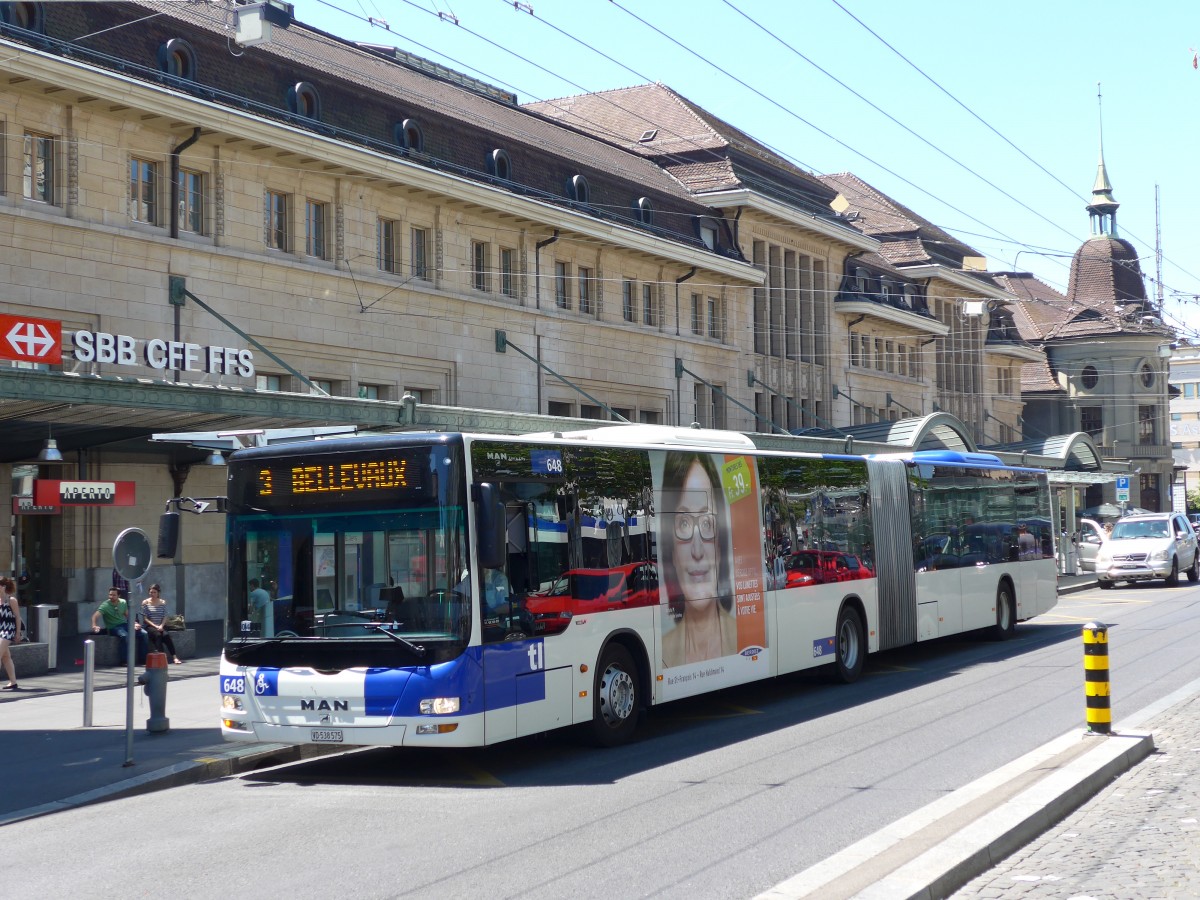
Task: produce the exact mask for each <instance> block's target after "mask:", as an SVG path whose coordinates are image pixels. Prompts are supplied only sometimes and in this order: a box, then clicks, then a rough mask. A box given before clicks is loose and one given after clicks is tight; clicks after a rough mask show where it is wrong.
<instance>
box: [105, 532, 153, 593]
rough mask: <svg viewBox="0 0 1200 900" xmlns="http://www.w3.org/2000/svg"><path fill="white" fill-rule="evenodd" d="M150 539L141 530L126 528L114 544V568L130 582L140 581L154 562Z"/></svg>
mask: <svg viewBox="0 0 1200 900" xmlns="http://www.w3.org/2000/svg"><path fill="white" fill-rule="evenodd" d="M152 553H153V551H152V549H151V547H150V538H148V537H146V532H144V531H142V529H140V528H126V529H125V530H124V531H122V532H121V533H120V534H118V535H117V539H116V540H115V541H114V542H113V568H114V569H116V570H117V572H118V574H120V576H121V577H122V578H124V579H127V580H128V581H138V580H139V579H141V578H144V577H145V576H146V573H147V572H149V571H150V564H151V562H152V561H153V556H152Z"/></svg>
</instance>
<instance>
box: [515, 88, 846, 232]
mask: <svg viewBox="0 0 1200 900" xmlns="http://www.w3.org/2000/svg"><path fill="white" fill-rule="evenodd" d="M523 108H524V109H529V110H533V111H535V112H538V113H540V114H542V115H545V116H547V117H549V118H552V119H554V120H556V121H559V122H562V123H564V124H567V125H571V126H572V127H575V128H578V129H580V130H581V131H585V132H587V133H589V134H594V135H596V136H597V137H600V138H602V139H604V140H611V141H613V142H614V143H616V144H618V145H619V146H621V147H622V148H624V149H626V150H629V151H631V152H633V153H637V154H640V155H642V156H645V157H648V158H652V159H654V160H655V161H656V162H657V163H658V164H659V165H661V166H662V167H663V168H664V169H665V170H666V171H668V172H670V173H671V174H672V175H674V176H675V177H676V178H678V179H679V180H680V182H681V183H683V184H684V185H686V186H687V187H688V188H689V189H690V190H692V191H695V192H696V193H702V192H704V191H711V190H725V189H729V188H738V187H746V188H751V189H755V190H760V191H761V190H764V186H766V190H765V192H766V193H783V194H786V193H787V192H788V188H791V189H792V190H796V189H798V190H799V191H800V192H802V193H804V194H809V195H813V197H815V198H816V199H815V200H814V201H813V202H814V203H815V205H816V207H817V208H819V209H821V210H822V211H825V207H826V204H827V203H828V201H829V200H832V199H833V196H834V195H833V192H831V191H830V190H829V188H828V187H827V186H826V185H825V184H823V183H822V182H821V180H820V179H818V178H817V177H816V176H814V175H813V174H812V173H810V172H806V171H805V170H804V169H802V168H800V167H799V166H797V165H796V164H795V163H793V162H791V161H789V160H788V159H786V158H784V157H783V156H782V155H781V154H779V153H778V152H776V151H775V150H773V149H771V148H770V147H768V146H766V145H765V144H763V143H761V142H760V141H757V140H755V139H754V138H753V137H751V136H750V135H748V134H746V133H745V132H744V131H742V130H741V129H739V128H735V127H734V126H733V125H730V124H729V123H728V122H726V121H725V120H723V119H721V118H719V117H718V116H714V115H713V114H712V113H710V112H708V111H707V110H706V109H704V108H703V107H700V106H697V105H696V104H695V103H693V102H692V101H690V100H688V99H687V98H686V97H684V96H683V95H681V94H679V93H678V92H677V91H675V90H673V89H671V88H670V87H667V86H666V85H664V84H639V85H635V86H633V87H627V88H619V89H616V90H611V91H600V92H597V93H594V94H579V95H577V96H574V97H560V98H558V99H555V100H543V101H539V102H536V103H527V104H525V105H524V107H523ZM643 138H644V139H643ZM722 160H724V161H725V162H726V165H727V169H726V174H727V175H728V176H729V177H728V179H727V180H725V181H720V180H717V179H714V178H713V177H712V174H713V173H712V172H711V171H709V170H707V169H705V168H704V166H705V165H706V164H716V163H717V162H719V161H722ZM755 164H757V165H755ZM764 167H765V168H764ZM764 171H766V172H770V173H771V174H770V176H769V177H767V178H766V179H764V177H763V172H764ZM697 176H699V177H697ZM771 188H776V189H782V190H781V191H780V190H776V191H772V190H771ZM831 215H832V214H831Z"/></svg>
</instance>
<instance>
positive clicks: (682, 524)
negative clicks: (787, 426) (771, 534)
mask: <svg viewBox="0 0 1200 900" xmlns="http://www.w3.org/2000/svg"><path fill="white" fill-rule="evenodd" d="M651 468H652V471H653V474H654V482H655V488H656V493H657V496H658V504H657V508H658V511H659V515H658V516H657V517H656V522H657V528H658V548H659V564H660V567H661V570H662V578H661V579H660V582H659V591H660V604H661V610H662V613H661V615H662V646H661V659H662V666H663V668H664V669H665V670H667V671H666V672H665V673H664V676H665V677H664V686H663V696H664V699H673V698H675V697H684V696H688V695H690V694H696V693H699V692H701V691H707V690H713V689H715V688H719V687H723V686H725V685H732V684H738V683H740V682H743V681H746V680H749V679H751V678H756V677H760V676H761V672H762V671H763V669H764V666H765V664H766V650H767V648H766V640H767V639H766V609H765V594H764V592H763V554H762V547H761V542H760V539H759V535H760V534H761V533H762V532H761V527H760V524H759V510H758V503H757V501H756V498H757V496H758V488H757V476H756V473H755V466H754V460H753V458H751V457H747V456H742V455H727V454H711V453H702V452H677V451H667V452H656V453H652V454H651Z"/></svg>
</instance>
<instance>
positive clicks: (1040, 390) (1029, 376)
mask: <svg viewBox="0 0 1200 900" xmlns="http://www.w3.org/2000/svg"><path fill="white" fill-rule="evenodd" d="M1021 393H1022V394H1046V393H1056V394H1063V393H1066V392H1065V391H1064V390H1063V388H1062V385H1060V384H1059V383H1058V381H1057V380H1055V378H1054V373H1053V372H1052V371H1051V370H1050V363H1048V362H1047V361H1046V360H1044V359H1039V360H1038V361H1037V362H1027V363H1025V364H1024V365H1023V366H1021Z"/></svg>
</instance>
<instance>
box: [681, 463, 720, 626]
mask: <svg viewBox="0 0 1200 900" xmlns="http://www.w3.org/2000/svg"><path fill="white" fill-rule="evenodd" d="M713 490H714V487H713V485H712V483H711V482H710V481H709V480H708V473H707V472H705V471H704V468H703V467H702V466H701V465H700V463H699V462H693V463H692V465H691V466H690V467H689V468H688V471H687V477H686V478H684V480H683V487H682V489H681V491H680V493H679V502H678V504H677V505H676V514H675V516H674V519H675V524H674V527H675V544H674V547H675V576H676V577H677V578H678V579H679V586H680V589H681V590H682V591H683V599H684V600H685V601H686V602H687V603H688V605H689V606H691V607H692V608H693V609H695V610H697V611H698V610H699V608H700V607H702V606H703V607H706V606H708V604H710V603H712V602H713V601H714V599H715V598H716V596H717V572H718V563H717V534H716V515H715V513H714V508H713V496H712V494H713Z"/></svg>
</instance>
